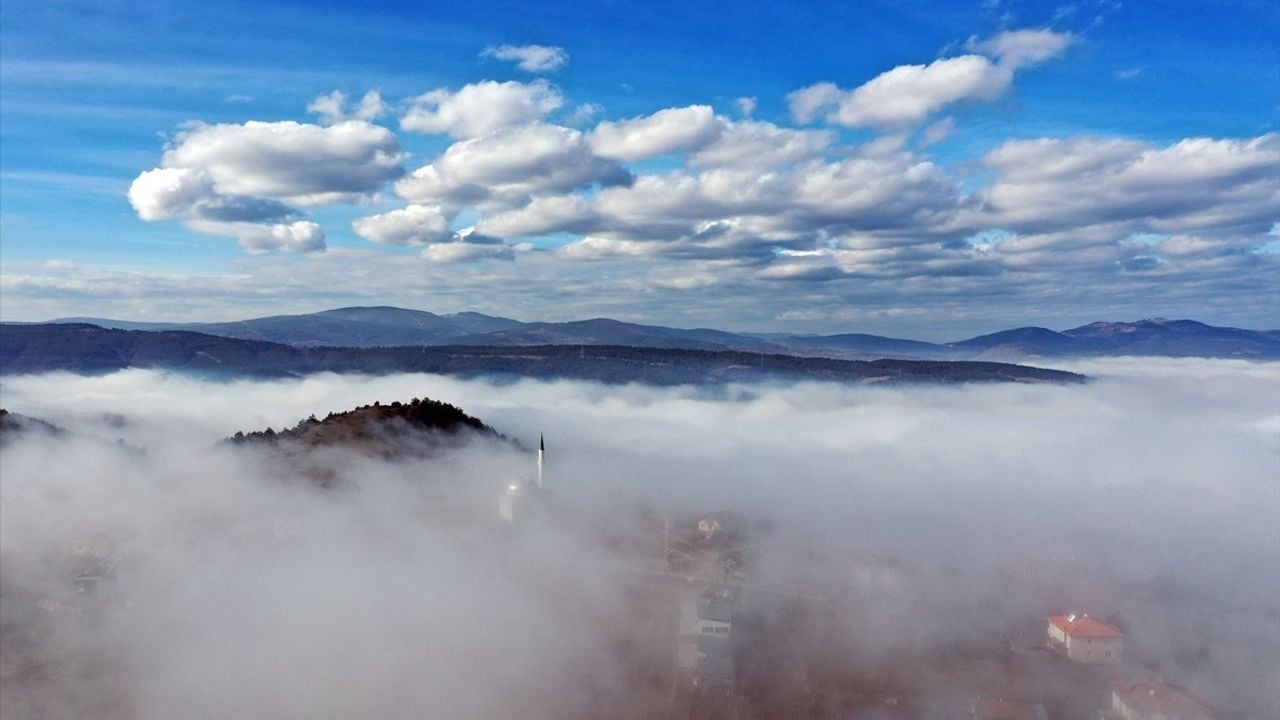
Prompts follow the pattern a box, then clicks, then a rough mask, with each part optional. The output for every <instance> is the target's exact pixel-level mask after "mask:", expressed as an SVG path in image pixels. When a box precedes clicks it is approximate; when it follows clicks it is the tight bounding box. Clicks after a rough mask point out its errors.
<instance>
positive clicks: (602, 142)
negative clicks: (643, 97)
mask: <svg viewBox="0 0 1280 720" xmlns="http://www.w3.org/2000/svg"><path fill="white" fill-rule="evenodd" d="M720 129H721V128H720V122H719V120H718V119H717V118H716V116H715V112H714V111H712V109H711V107H710V106H709V105H690V106H689V107H682V108H667V109H665V110H659V111H658V112H656V113H654V114H652V115H647V116H644V117H638V118H632V119H630V120H623V121H620V122H609V121H605V122H602V123H600V124H599V125H597V126H596V128H595V130H593V131H592V132H591V136H590V140H591V148H592V150H594V151H595V153H596V154H597V155H600V156H601V157H608V158H614V159H617V160H623V161H627V162H632V161H636V160H643V159H645V158H651V157H656V156H658V155H666V154H668V153H674V152H682V151H686V150H694V149H697V148H699V147H702V146H704V145H706V144H708V143H710V142H712V141H713V140H715V139H716V137H717V136H719V134H720Z"/></svg>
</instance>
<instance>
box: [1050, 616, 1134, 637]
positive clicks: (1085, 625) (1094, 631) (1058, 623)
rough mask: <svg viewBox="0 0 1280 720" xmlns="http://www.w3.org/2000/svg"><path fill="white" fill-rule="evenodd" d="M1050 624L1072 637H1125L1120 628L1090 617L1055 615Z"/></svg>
mask: <svg viewBox="0 0 1280 720" xmlns="http://www.w3.org/2000/svg"><path fill="white" fill-rule="evenodd" d="M1049 624H1050V625H1053V626H1054V627H1056V628H1058V629H1059V630H1061V631H1062V632H1064V633H1066V634H1067V635H1069V636H1071V637H1086V638H1119V637H1124V633H1123V632H1120V628H1118V627H1116V626H1114V625H1108V624H1107V623H1104V622H1099V621H1098V620H1094V619H1093V618H1091V617H1089V616H1088V615H1054V616H1053V617H1051V618H1049Z"/></svg>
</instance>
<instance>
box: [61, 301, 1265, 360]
mask: <svg viewBox="0 0 1280 720" xmlns="http://www.w3.org/2000/svg"><path fill="white" fill-rule="evenodd" d="M75 322H80V323H88V324H93V325H97V326H100V327H104V328H110V329H121V330H146V331H189V332H199V333H203V334H208V335H217V336H221V337H230V338H239V339H245V340H264V341H268V342H274V343H280V344H284V345H291V346H297V347H354V348H374V347H420V346H445V345H476V346H529V345H620V346H634V347H654V348H672V349H676V348H679V349H690V350H738V351H749V352H764V353H779V354H791V355H801V356H813V357H832V358H839V359H878V358H902V359H930V360H938V359H951V360H990V359H998V360H1006V359H1007V360H1018V359H1024V358H1059V357H1093V356H1116V355H1138V356H1166V357H1225V358H1249V359H1280V330H1247V329H1242V328H1232V327H1215V326H1212V325H1208V324H1205V323H1201V322H1198V321H1195V320H1167V319H1163V318H1148V319H1144V320H1137V321H1133V322H1108V321H1099V322H1093V323H1089V324H1086V325H1081V326H1079V327H1076V328H1070V329H1067V330H1062V331H1056V330H1051V329H1048V328H1042V327H1035V326H1027V327H1018V328H1010V329H1007V330H1001V331H997V332H994V333H988V334H985V335H979V336H976V337H972V338H967V339H963V340H958V341H954V342H948V343H932V342H925V341H920V340H910V339H903V338H890V337H883V336H879V335H870V334H864V333H838V334H833V335H808V334H806V335H800V334H787V333H759V334H757V333H738V332H730V331H725V330H717V329H714V328H673V327H666V326H662V325H645V324H641V323H632V322H626V321H622V320H614V319H611V318H603V317H601V318H589V319H585V320H572V321H567V322H524V321H520V320H513V319H510V318H504V317H498V316H493V315H485V314H483V313H477V312H469V311H468V312H460V313H453V314H449V315H439V314H436V313H431V312H428V311H425V310H409V309H405V308H397V307H393V306H353V307H343V308H334V309H331V310H324V311H320V312H316V313H307V314H300V315H271V316H265V317H259V318H249V319H246V320H239V321H232V322H221V323H162V322H133V321H121V320H111V319H104V318H64V319H61V320H55V321H49V322H48V323H37V324H64V323H75Z"/></svg>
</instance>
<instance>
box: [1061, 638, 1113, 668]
mask: <svg viewBox="0 0 1280 720" xmlns="http://www.w3.org/2000/svg"><path fill="white" fill-rule="evenodd" d="M1066 645H1067V657H1068V658H1070V659H1071V660H1076V661H1078V662H1093V663H1118V662H1120V654H1121V651H1122V650H1123V649H1124V638H1091V637H1071V636H1068V637H1067V642H1066Z"/></svg>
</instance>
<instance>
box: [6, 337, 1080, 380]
mask: <svg viewBox="0 0 1280 720" xmlns="http://www.w3.org/2000/svg"><path fill="white" fill-rule="evenodd" d="M133 367H137V368H157V369H167V370H179V371H183V372H190V373H198V374H202V375H210V376H225V377H239V376H256V377H297V376H303V375H308V374H311V373H316V372H326V371H327V372H338V373H369V374H383V373H393V372H426V373H436V374H442V375H457V376H463V377H476V376H497V377H535V378H573V379H581V380H594V381H599V382H606V383H631V382H639V383H647V384H652V385H682V384H717V383H726V382H753V381H760V380H783V381H796V380H834V381H840V382H862V383H902V382H917V383H959V382H1052V383H1073V382H1082V381H1084V379H1085V378H1084V377H1083V376H1081V375H1077V374H1075V373H1069V372H1063V371H1059V370H1046V369H1041V368H1034V367H1026V366H1022V365H1014V364H1009V363H997V362H973V361H956V360H903V359H882V360H875V361H866V360H842V359H835V358H825V357H801V356H796V355H788V354H768V353H758V352H746V351H740V350H702V349H690V348H684V347H646V346H622V345H595V344H590V343H585V342H584V343H582V344H577V345H527V346H526V345H507V346H492V345H489V346H485V345H446V346H416V347H412V346H409V347H364V348H356V347H316V346H297V345H286V344H283V343H275V342H267V341H263V340H245V339H240V338H230V337H221V336H217V335H209V334H205V333H195V332H189V331H176V330H160V331H150V330H145V331H144V330H119V329H109V328H102V327H98V326H95V325H89V324H85V323H65V324H34V325H20V324H0V374H21V373H37V372H49V371H53V370H68V371H73V372H82V373H84V372H88V373H94V372H110V371H113V370H120V369H124V368H133Z"/></svg>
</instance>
